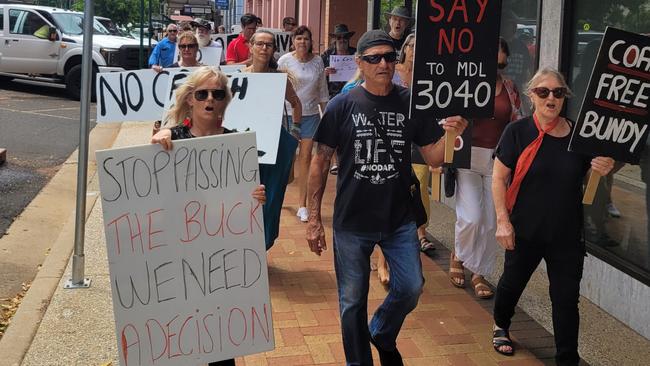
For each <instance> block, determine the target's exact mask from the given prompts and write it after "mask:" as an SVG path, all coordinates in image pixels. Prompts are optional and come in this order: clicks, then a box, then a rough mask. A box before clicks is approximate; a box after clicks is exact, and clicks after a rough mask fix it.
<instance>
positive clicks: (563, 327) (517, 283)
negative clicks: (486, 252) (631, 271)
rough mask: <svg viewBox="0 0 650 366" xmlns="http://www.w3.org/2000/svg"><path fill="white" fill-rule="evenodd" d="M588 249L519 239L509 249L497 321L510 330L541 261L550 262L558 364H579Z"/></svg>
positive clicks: (575, 242)
mask: <svg viewBox="0 0 650 366" xmlns="http://www.w3.org/2000/svg"><path fill="white" fill-rule="evenodd" d="M584 255H585V250H584V246H583V245H582V243H580V242H579V241H578V240H572V241H564V242H554V243H540V242H534V241H527V240H522V239H517V240H516V244H515V250H507V251H506V255H505V264H504V270H503V274H502V275H501V279H499V284H498V286H497V291H496V297H495V301H494V321H495V324H496V325H497V326H498V327H499V328H503V329H509V328H510V319H511V318H512V316H513V315H514V313H515V306H517V302H518V301H519V297H520V296H521V293H522V292H523V291H524V288H525V287H526V284H527V283H528V280H530V276H531V275H532V274H533V272H534V271H535V269H536V268H537V265H538V264H539V262H540V261H541V260H542V259H544V261H545V262H546V267H547V272H548V280H549V284H550V286H549V293H550V296H551V303H552V309H553V331H554V333H555V347H556V354H555V360H556V362H557V364H558V365H577V364H578V362H579V361H580V357H579V356H578V326H579V323H580V315H579V314H578V297H579V295H580V294H579V293H580V279H581V278H582V268H583V265H584Z"/></svg>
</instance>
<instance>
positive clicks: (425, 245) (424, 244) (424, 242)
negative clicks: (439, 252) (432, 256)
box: [420, 236, 436, 253]
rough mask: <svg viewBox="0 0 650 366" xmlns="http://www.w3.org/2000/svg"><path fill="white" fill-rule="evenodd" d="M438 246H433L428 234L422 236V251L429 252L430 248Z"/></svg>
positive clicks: (433, 248)
mask: <svg viewBox="0 0 650 366" xmlns="http://www.w3.org/2000/svg"><path fill="white" fill-rule="evenodd" d="M435 249H436V247H434V246H433V243H432V242H431V241H430V240H429V239H427V237H426V236H423V237H421V238H420V251H421V252H425V253H426V252H427V251H429V250H435Z"/></svg>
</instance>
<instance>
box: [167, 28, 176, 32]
mask: <svg viewBox="0 0 650 366" xmlns="http://www.w3.org/2000/svg"><path fill="white" fill-rule="evenodd" d="M177 32H178V30H177V29H170V30H168V31H167V33H177Z"/></svg>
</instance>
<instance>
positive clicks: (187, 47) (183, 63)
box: [171, 32, 203, 67]
mask: <svg viewBox="0 0 650 366" xmlns="http://www.w3.org/2000/svg"><path fill="white" fill-rule="evenodd" d="M178 50H179V52H180V58H181V59H180V61H178V62H174V63H173V64H172V65H171V67H194V66H203V64H202V63H200V62H199V61H197V60H196V55H197V54H198V52H199V40H198V39H196V36H195V35H194V33H192V32H185V33H181V35H180V36H178Z"/></svg>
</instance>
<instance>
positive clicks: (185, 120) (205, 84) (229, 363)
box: [151, 67, 266, 366]
mask: <svg viewBox="0 0 650 366" xmlns="http://www.w3.org/2000/svg"><path fill="white" fill-rule="evenodd" d="M231 99H232V93H231V92H230V88H228V77H227V76H226V75H225V74H224V73H222V72H221V71H219V69H218V68H216V67H202V68H200V69H198V70H196V71H194V72H193V73H191V74H190V75H189V76H188V77H187V79H186V80H185V82H184V83H183V85H181V86H180V87H179V88H178V89H177V90H176V104H175V105H174V106H173V107H172V109H171V110H170V111H169V114H170V116H171V119H172V120H173V121H178V122H180V121H182V123H180V124H178V125H177V126H174V127H172V128H165V129H162V130H161V131H160V132H158V133H157V134H155V135H154V136H153V137H152V138H151V143H153V144H160V145H162V146H163V148H165V149H166V150H171V149H172V147H173V146H172V140H182V139H188V138H194V137H203V136H214V135H221V134H226V133H231V132H234V131H231V130H229V129H227V128H225V127H223V116H224V114H225V112H226V107H228V103H230V100H231ZM253 198H255V199H256V200H258V201H259V202H260V203H262V204H263V203H264V202H265V201H266V194H265V192H264V186H263V185H259V186H258V187H257V188H256V189H255V191H253ZM234 365H235V360H234V359H230V360H223V361H218V362H211V363H209V366H234Z"/></svg>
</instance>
